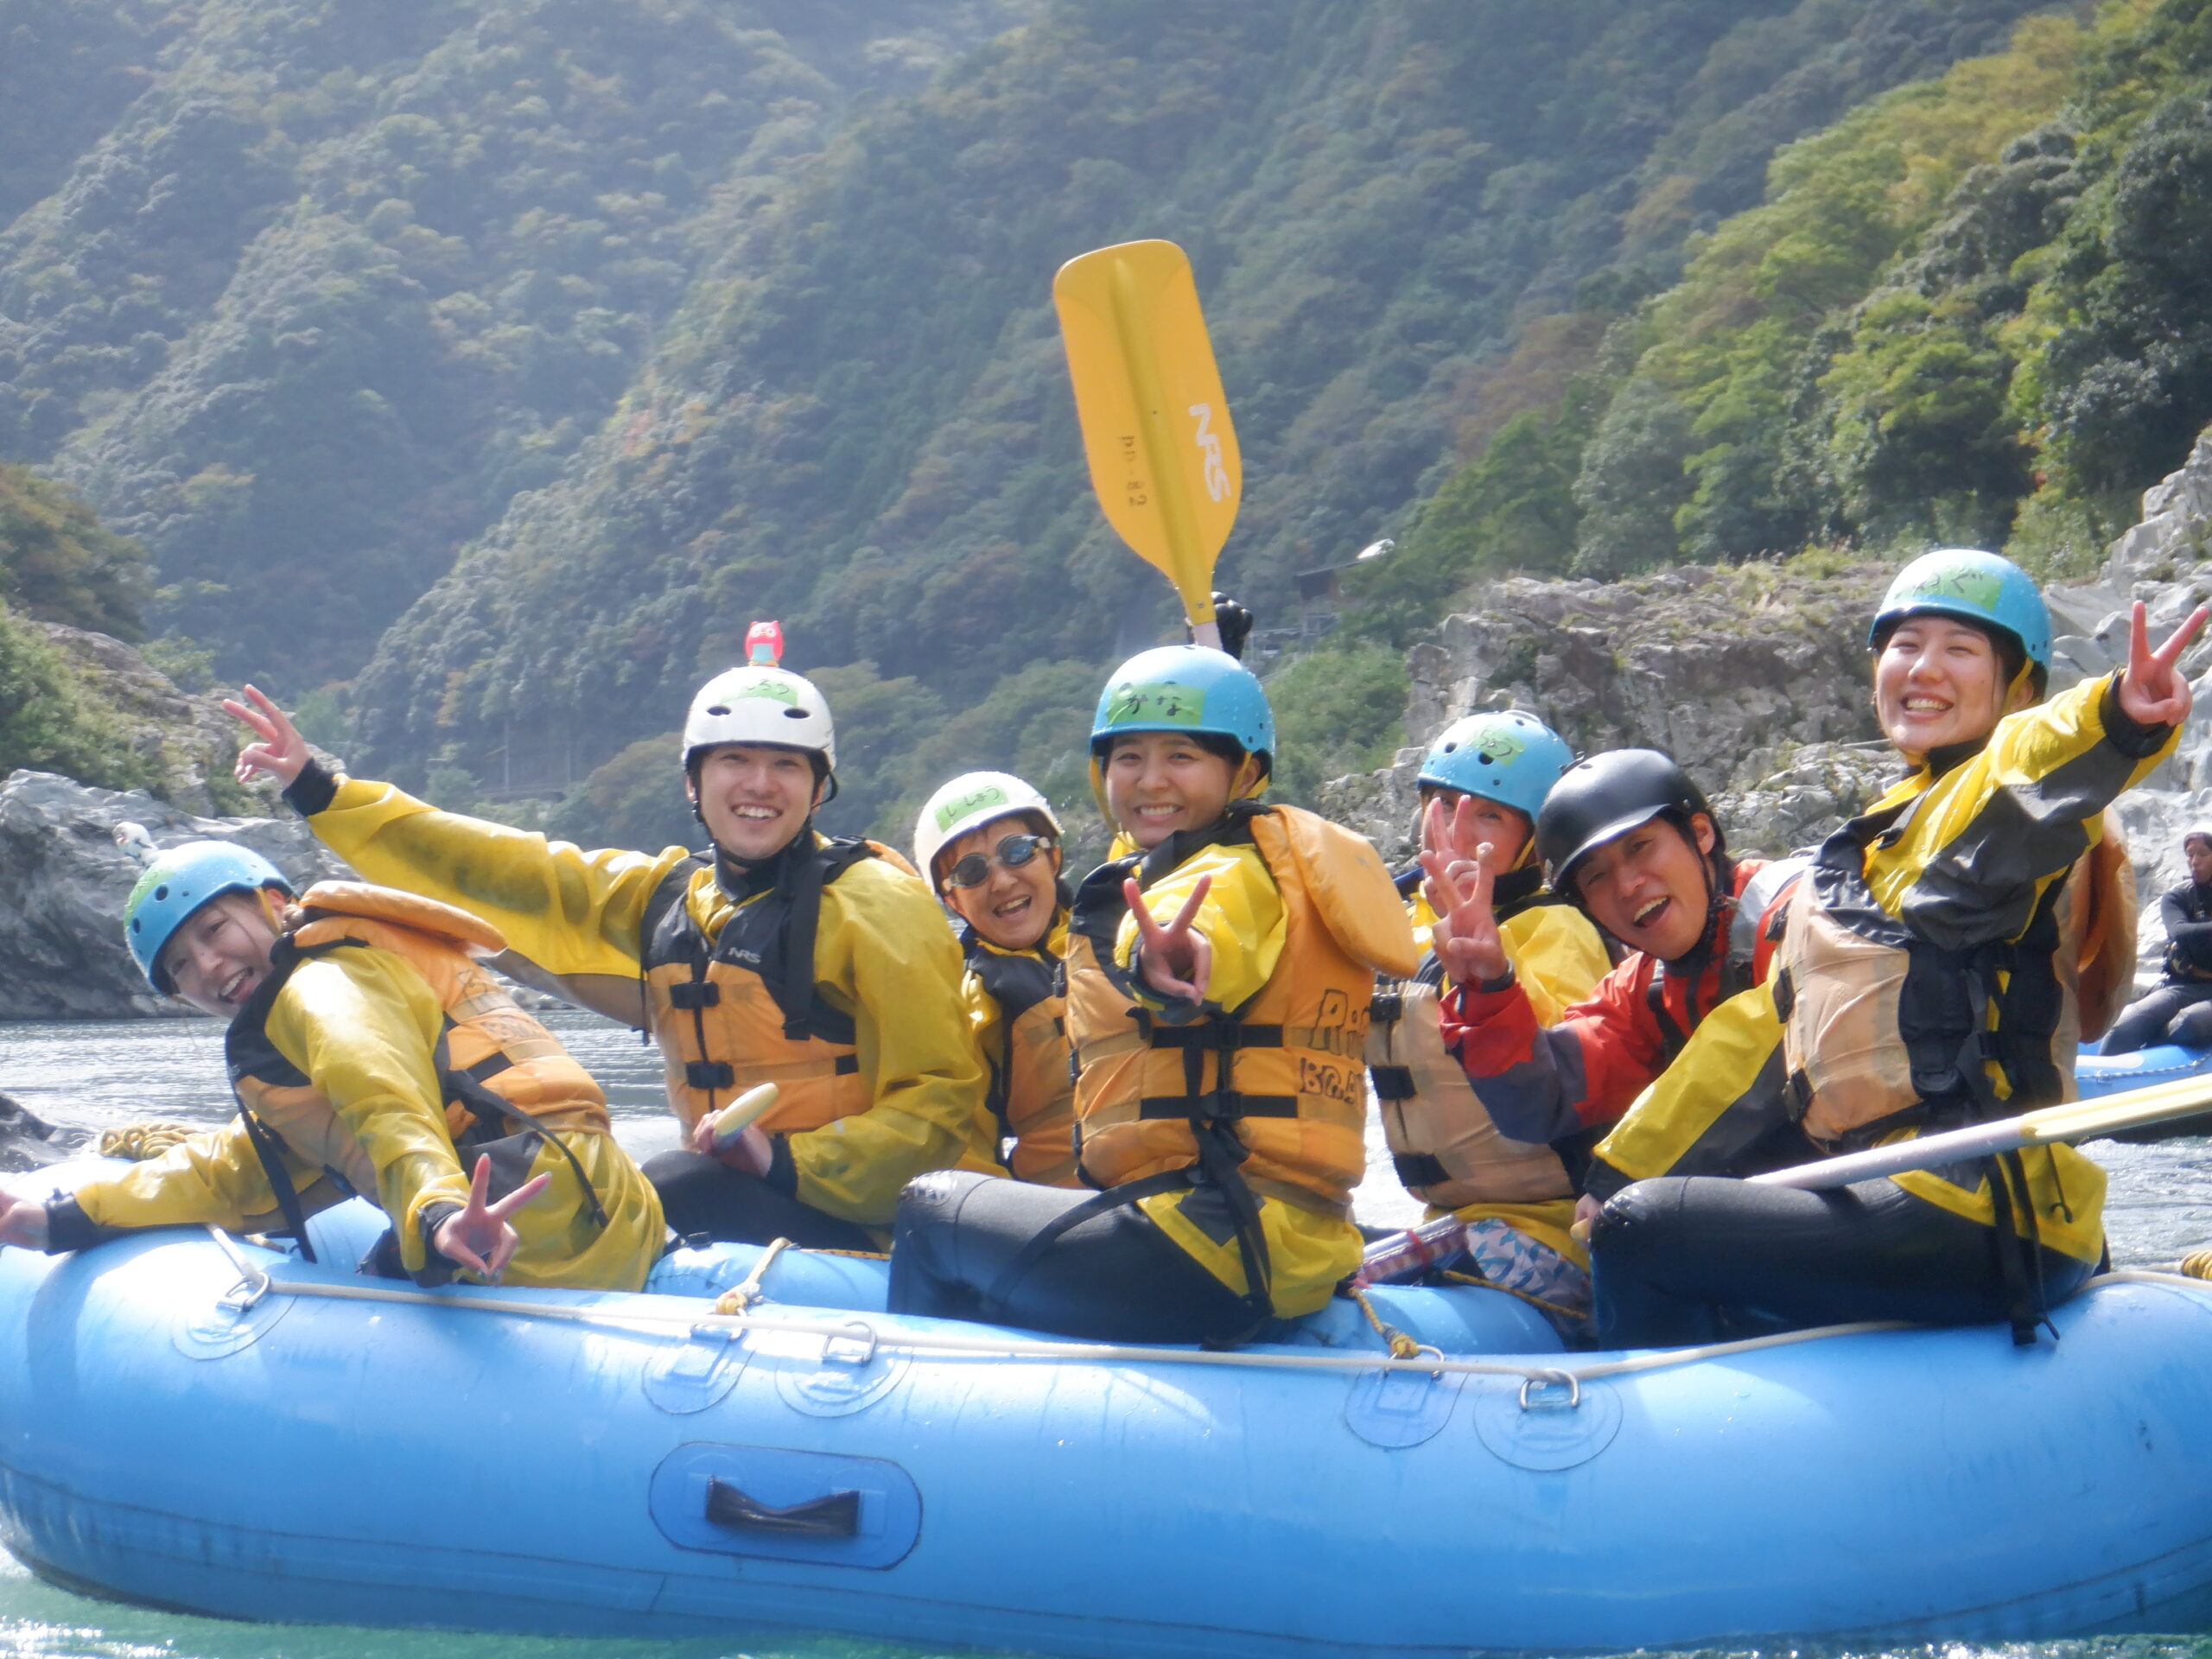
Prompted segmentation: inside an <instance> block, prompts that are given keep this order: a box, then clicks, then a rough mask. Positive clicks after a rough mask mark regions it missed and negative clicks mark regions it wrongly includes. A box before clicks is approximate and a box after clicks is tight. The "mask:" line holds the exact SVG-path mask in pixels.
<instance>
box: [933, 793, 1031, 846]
mask: <svg viewBox="0 0 2212 1659" xmlns="http://www.w3.org/2000/svg"><path fill="white" fill-rule="evenodd" d="M1012 804H1014V801H1013V798H1012V797H1011V796H1009V795H1008V794H1007V792H1006V791H1005V790H1003V789H1001V788H1000V787H999V785H996V784H984V785H981V786H980V787H978V788H976V789H971V790H969V791H968V792H967V793H966V794H965V795H956V796H954V797H953V798H951V799H950V800H949V801H947V802H946V803H945V804H944V805H943V806H940V807H939V808H938V810H937V828H938V834H939V835H943V834H944V832H945V831H946V830H948V829H951V828H952V826H953V825H954V824H956V823H959V822H960V820H961V819H963V818H964V817H967V816H968V815H969V813H970V812H980V811H982V810H983V809H984V808H985V807H987V806H1011V805H1012Z"/></svg>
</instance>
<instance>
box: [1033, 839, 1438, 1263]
mask: <svg viewBox="0 0 2212 1659" xmlns="http://www.w3.org/2000/svg"><path fill="white" fill-rule="evenodd" d="M1203 834H1204V836H1205V839H1203V840H1192V839H1190V838H1186V837H1184V836H1177V837H1174V838H1173V839H1172V840H1171V841H1169V842H1166V843H1164V844H1163V846H1162V847H1160V848H1159V849H1154V853H1153V854H1151V855H1147V856H1146V857H1144V858H1141V859H1134V858H1133V859H1128V860H1121V861H1116V862H1114V863H1111V864H1108V865H1106V866H1103V867H1102V868H1100V869H1098V870H1096V871H1094V872H1093V873H1092V874H1091V875H1090V877H1089V878H1088V879H1086V880H1085V881H1084V887H1083V893H1082V895H1081V896H1080V897H1078V899H1077V910H1076V918H1075V920H1074V922H1073V924H1072V925H1071V927H1070V929H1069V934H1068V963H1067V976H1068V1013H1067V1022H1068V1035H1069V1038H1070V1039H1071V1044H1072V1046H1073V1048H1074V1052H1075V1060H1076V1067H1077V1077H1076V1102H1075V1109H1076V1119H1077V1125H1078V1133H1077V1147H1078V1149H1079V1153H1080V1156H1081V1159H1082V1165H1083V1172H1084V1177H1085V1179H1088V1180H1090V1181H1091V1182H1093V1183H1094V1184H1096V1185H1099V1186H1102V1187H1109V1188H1110V1187H1117V1186H1121V1185H1124V1184H1126V1183H1130V1182H1136V1181H1141V1180H1146V1179H1148V1178H1151V1177H1154V1176H1159V1175H1162V1174H1166V1173H1173V1172H1178V1171H1189V1170H1193V1169H1198V1168H1200V1167H1202V1166H1203V1167H1205V1169H1206V1171H1207V1173H1208V1174H1209V1175H1210V1177H1211V1178H1212V1179H1217V1180H1225V1179H1226V1178H1227V1177H1229V1176H1231V1175H1233V1176H1234V1178H1236V1179H1238V1180H1240V1181H1241V1182H1242V1184H1243V1185H1245V1186H1247V1187H1249V1189H1250V1191H1251V1192H1255V1193H1257V1194H1259V1195H1261V1196H1263V1197H1270V1198H1281V1199H1284V1200H1286V1201H1287V1202H1289V1203H1292V1204H1294V1205H1299V1206H1300V1207H1301V1208H1304V1209H1307V1210H1313V1211H1319V1212H1321V1213H1323V1214H1326V1215H1332V1216H1336V1217H1348V1216H1349V1215H1350V1213H1351V1189H1352V1188H1353V1187H1354V1186H1356V1185H1357V1184H1358V1182H1359V1179H1360V1178H1361V1176H1362V1175H1363V1173H1365V1170H1366V1165H1367V1153H1366V1143H1365V1136H1364V1133H1363V1131H1364V1128H1365V1125H1366V1118H1367V1089H1366V1078H1365V1076H1364V1074H1363V1053H1364V1051H1365V1047H1366V1042H1367V1024H1368V1007H1369V1003H1370V999H1371V998H1372V996H1373V994H1374V987H1375V975H1376V972H1378V971H1381V972H1384V973H1388V974H1391V975H1393V976H1408V975H1410V974H1411V973H1412V972H1413V971H1414V968H1415V966H1416V965H1417V964H1418V961H1419V958H1418V957H1417V955H1416V953H1415V952H1414V943H1413V929H1412V927H1411V925H1409V924H1408V922H1407V920H1406V913H1405V911H1404V908H1403V907H1402V906H1401V905H1400V904H1399V902H1398V897H1397V893H1396V891H1395V889H1394V888H1393V887H1391V885H1390V876H1389V871H1388V870H1386V869H1385V868H1383V861H1382V859H1381V857H1380V856H1379V855H1377V854H1376V851H1375V849H1373V848H1372V847H1370V846H1369V845H1368V843H1367V842H1365V841H1363V840H1362V839H1361V838H1360V837H1359V836H1355V835H1353V834H1352V833H1351V831H1349V830H1347V829H1339V828H1338V826H1336V825H1335V824H1332V823H1329V822H1328V821H1326V820H1325V819H1323V818H1319V817H1315V816H1314V815H1313V814H1312V813H1310V812H1306V811H1302V810H1300V809H1298V808H1296V807H1287V806H1278V807H1262V806H1248V807H1244V808H1243V809H1241V810H1236V811H1234V812H1233V813H1232V815H1231V817H1230V818H1229V819H1227V820H1225V821H1224V823H1223V824H1222V825H1219V826H1217V827H1216V828H1215V829H1212V830H1209V831H1206V832H1203ZM1246 838H1249V841H1250V842H1251V843H1252V844H1253V845H1254V846H1255V848H1256V849H1257V850H1258V852H1259V855H1260V858H1261V860H1262V862H1263V863H1264V864H1265V865H1266V866H1267V868H1268V874H1270V875H1271V876H1273V877H1274V881H1275V885H1276V887H1277V889H1278V891H1279V893H1281V899H1282V906H1283V921H1284V937H1283V947H1282V954H1281V957H1280V959H1279V960H1278V963H1277V965H1276V968H1275V971H1274V974H1273V976H1270V977H1269V979H1268V982H1267V983H1266V984H1265V985H1264V986H1262V988H1260V990H1259V991H1258V992H1257V993H1256V994H1255V995H1254V996H1253V997H1252V998H1251V999H1250V1001H1248V1002H1246V1003H1245V1004H1244V1005H1243V1007H1239V1008H1235V1009H1231V1010H1230V1011H1228V1013H1227V1014H1224V1015H1223V1016H1222V1017H1219V1018H1200V1019H1197V1020H1192V1021H1191V1022H1190V1023H1188V1024H1186V1025H1171V1024H1168V1023H1167V1022H1166V1021H1165V1020H1160V1019H1158V1018H1156V1017H1155V1016H1154V1014H1152V1013H1151V1012H1150V1011H1149V1010H1148V1009H1147V1008H1146V1007H1143V1006H1142V1005H1141V1002H1139V1001H1138V1000H1137V998H1136V997H1135V995H1134V994H1133V993H1132V992H1131V990H1130V989H1129V988H1128V981H1127V979H1126V977H1125V976H1123V975H1122V971H1121V970H1120V969H1119V968H1118V967H1116V965H1115V962H1114V947H1115V941H1116V936H1117V934H1118V933H1119V931H1120V927H1121V923H1122V916H1123V913H1124V906H1123V904H1122V893H1121V882H1122V879H1123V877H1124V876H1125V875H1128V874H1135V877H1136V879H1137V880H1138V881H1139V883H1140V884H1141V885H1144V886H1149V885H1150V884H1151V883H1152V882H1154V881H1155V880H1160V878H1162V877H1164V876H1166V874H1168V873H1169V872H1170V871H1172V870H1173V869H1174V868H1176V867H1177V866H1178V865H1179V864H1181V863H1182V862H1183V861H1185V860H1186V859H1188V858H1189V857H1191V856H1192V855H1193V854H1195V853H1196V852H1198V851H1199V850H1201V849H1202V848H1203V847H1204V846H1205V845H1208V844H1213V843H1216V842H1230V841H1234V840H1240V839H1246ZM1202 1136H1203V1137H1204V1138H1203V1139H1202V1138H1201V1137H1202ZM1248 1276H1249V1277H1251V1278H1252V1279H1253V1280H1254V1281H1255V1282H1256V1281H1257V1278H1258V1275H1256V1274H1250V1272H1249V1268H1248Z"/></svg>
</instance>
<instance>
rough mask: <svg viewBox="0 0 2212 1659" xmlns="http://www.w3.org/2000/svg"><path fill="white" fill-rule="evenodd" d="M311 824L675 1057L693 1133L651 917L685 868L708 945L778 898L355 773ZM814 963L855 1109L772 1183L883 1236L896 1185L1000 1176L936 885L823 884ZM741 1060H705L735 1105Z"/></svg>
mask: <svg viewBox="0 0 2212 1659" xmlns="http://www.w3.org/2000/svg"><path fill="white" fill-rule="evenodd" d="M308 827H309V828H311V829H313V830H314V831H315V834H316V836H318V837H320V838H321V841H322V842H323V843H324V844H325V845H326V846H327V847H329V848H330V849H331V850H332V851H333V852H334V853H336V854H337V855H339V856H340V858H343V859H344V860H346V862H348V863H349V864H351V865H352V866H353V868H355V869H357V870H359V871H360V872H361V873H362V874H364V875H365V876H367V877H368V878H369V879H370V880H375V881H382V882H385V883H388V884H390V885H391V886H393V887H404V888H405V889H407V890H409V891H410V892H415V893H426V894H429V896H431V897H433V898H435V899H442V900H444V901H445V902H446V903H448V904H452V905H455V906H459V907H460V908H461V909H463V910H466V911H467V912H470V913H471V914H473V915H476V916H480V917H482V918H484V919H485V920H486V921H488V922H490V923H491V924H493V925H494V926H495V927H497V928H499V931H501V932H502V933H504V934H505V936H506V941H507V953H506V955H505V957H502V958H501V959H500V961H499V964H498V965H499V967H500V968H501V969H503V970H505V971H506V972H508V973H511V974H512V975H513V976H515V977H517V978H518V979H521V980H524V982H529V983H532V984H537V985H540V986H542V987H543V988H546V989H549V990H551V991H553V992H555V993H556V995H562V996H563V997H566V998H567V999H568V1000H569V1001H574V1002H576V1003H578V1004H580V1005H581V1006H582V1007H588V1008H592V1009H594V1010H596V1011H597V1012H599V1013H601V1014H607V1015H608V1016H610V1017H611V1018H613V1019H616V1020H621V1021H623V1022H624V1023H625V1024H627V1025H631V1026H637V1027H644V1028H647V1029H650V1030H652V1032H653V1033H654V1035H655V1036H656V1038H658V1039H659V1041H660V1043H661V1046H662V1049H663V1052H664V1054H666V1055H667V1056H668V1057H669V1060H670V1071H671V1083H670V1104H671V1109H673V1110H675V1112H676V1113H677V1116H678V1117H679V1118H681V1119H682V1120H683V1122H684V1123H685V1125H686V1127H687V1128H688V1127H689V1126H690V1123H691V1122H692V1121H694V1119H696V1116H697V1115H698V1112H699V1110H700V1109H701V1103H702V1101H703V1100H705V1099H708V1098H709V1097H710V1096H709V1093H708V1092H707V1091H694V1090H692V1089H691V1088H690V1086H689V1085H688V1083H687V1081H686V1080H685V1077H684V1073H685V1071H686V1068H687V1067H688V1065H689V1064H690V1061H689V1059H688V1058H686V1050H685V1047H684V1046H685V1045H686V1044H687V1043H690V1042H693V1041H694V1040H695V1039H696V1032H695V1031H694V1030H693V1026H694V1020H693V1012H694V1011H691V1010H686V1009H683V1008H677V1007H674V1006H672V1004H671V1000H670V994H669V992H668V990H667V988H666V987H665V986H664V984H663V983H661V982H660V981H661V980H662V979H663V978H664V976H661V975H656V976H654V980H653V982H652V983H651V984H648V983H647V982H646V980H645V975H644V973H643V971H642V963H643V958H644V955H645V947H646V944H647V942H646V941H645V939H644V938H643V930H644V925H645V918H646V916H647V913H648V910H649V909H650V908H652V901H653V899H654V898H655V895H656V894H657V893H659V891H660V889H661V887H662V886H663V883H664V881H667V880H670V879H671V877H673V876H677V871H678V869H679V867H681V866H683V865H684V864H685V863H686V862H687V861H692V862H694V863H695V864H696V868H694V869H693V870H692V871H691V872H690V874H689V875H688V876H683V877H679V878H678V879H680V880H682V881H683V912H684V913H685V914H687V915H688V916H689V918H690V921H691V922H692V923H693V924H695V925H696V927H697V929H698V931H699V932H700V934H701V935H702V937H703V938H705V939H706V940H707V941H708V942H709V944H712V943H714V942H715V941H716V940H718V939H719V938H720V935H721V930H722V928H723V927H724V926H725V925H728V921H729V919H730V918H731V917H732V916H733V915H734V914H735V913H736V912H737V911H738V910H740V909H741V908H743V907H744V906H747V905H758V904H760V902H761V901H762V899H763V898H765V897H766V896H767V895H756V896H754V897H752V898H749V899H746V900H744V901H743V904H742V905H741V904H739V903H736V902H734V901H732V900H731V899H730V898H729V897H728V894H727V893H724V892H723V891H722V890H721V886H720V884H719V883H718V881H717V880H716V877H715V870H714V868H712V866H711V865H710V864H709V863H707V862H705V861H694V860H693V855H691V854H690V852H688V851H686V850H685V849H683V848H681V847H671V848H667V849H664V850H663V851H661V852H660V853H658V854H647V853H639V852H623V851H619V850H612V849H610V850H606V851H599V852H587V851H584V850H583V849H580V848H577V847H575V846H572V845H570V844H569V843H568V842H548V841H547V840H546V839H545V837H544V836H540V835H536V834H533V833H531V832H529V831H526V830H521V829H511V828H509V827H508V826H506V825H505V824H498V823H486V822H484V821H483V820H481V819H478V818H469V817H461V816H460V815H459V814H456V813H451V812H441V811H439V810H436V809H435V808H434V807H431V806H429V805H427V804H424V803H423V802H421V801H418V800H416V799H414V798H412V797H410V796H409V795H407V794H405V793H404V792H403V791H400V790H398V789H396V788H394V787H393V786H391V785H389V784H377V783H369V782H366V781H365V780H362V779H344V778H341V779H338V780H337V787H336V792H335V794H334V796H333V797H332V798H331V800H330V801H329V803H328V804H327V806H325V807H324V808H323V810H321V811H317V812H314V813H312V814H310V815H309V817H308ZM817 842H818V843H819V844H820V845H821V846H823V847H824V848H828V847H830V846H832V845H835V843H831V842H829V841H828V840H827V838H825V837H820V836H817ZM663 908H664V909H666V908H672V906H663ZM813 964H814V984H813V987H812V991H813V995H814V996H815V997H816V998H817V999H818V1001H819V1002H820V1003H821V1004H823V1005H825V1006H826V1007H827V1008H828V1009H829V1010H830V1011H832V1012H834V1014H836V1015H838V1016H842V1020H844V1021H846V1022H849V1027H850V1038H849V1072H848V1075H849V1076H850V1077H852V1078H853V1079H854V1088H853V1094H852V1100H851V1104H852V1105H854V1106H855V1107H857V1109H855V1110H853V1111H851V1112H850V1113H849V1115H842V1116H835V1117H833V1118H830V1119H829V1121H823V1122H818V1124H817V1126H815V1127H806V1128H798V1127H794V1128H791V1129H790V1130H789V1131H788V1132H785V1133H775V1134H774V1135H773V1139H774V1141H775V1143H776V1146H777V1148H778V1151H777V1162H776V1166H774V1167H772V1169H771V1171H770V1177H769V1179H771V1181H772V1182H777V1183H779V1184H780V1183H783V1182H788V1183H789V1184H790V1191H791V1193H792V1196H794V1197H796V1198H798V1200H799V1201H800V1202H801V1203H803V1204H807V1205H811V1206H813V1207H814V1208H815V1209H817V1210H820V1211H823V1212H825V1213H827V1214H829V1215H833V1216H836V1217H840V1218H842V1219H844V1220H847V1221H851V1222H855V1223H857V1224H861V1225H863V1226H873V1227H886V1226H888V1224H890V1221H891V1217H892V1213H893V1211H894V1210H895V1209H896V1208H897V1205H898V1199H899V1189H900V1188H901V1187H903V1186H905V1185H906V1183H907V1182H908V1181H910V1180H912V1179H913V1178H914V1177H915V1176H917V1175H924V1174H927V1173H930V1172H931V1171H932V1170H939V1169H951V1168H962V1169H982V1170H992V1171H996V1170H998V1169H1000V1168H1001V1166H1000V1164H999V1162H998V1160H997V1156H996V1154H997V1144H996V1141H997V1137H996V1125H995V1122H993V1120H992V1118H991V1116H990V1113H989V1111H988V1109H986V1107H985V1105H984V1103H983V1077H982V1066H981V1065H980V1064H979V1062H978V1061H977V1059H976V1054H975V1050H974V1047H973V1045H972V1044H971V1043H970V1041H969V1036H968V1031H967V1018H966V1012H965V1009H964V1008H963V1006H962V1003H961V1000H960V976H961V963H960V952H959V948H958V946H957V944H955V943H954V942H953V938H952V933H951V931H950V929H949V928H947V927H946V926H945V923H944V912H943V911H942V910H941V909H940V908H939V907H938V903H937V901H936V900H935V899H932V898H931V896H930V893H929V889H928V888H927V887H925V886H924V885H923V883H922V882H921V881H920V880H919V879H918V878H917V877H916V876H914V875H913V874H912V872H910V871H908V870H907V869H906V868H905V867H904V865H903V863H902V862H899V861H895V855H877V856H871V857H862V858H859V859H857V860H856V861H854V862H853V863H852V864H851V865H850V866H849V868H845V869H843V870H842V872H841V873H840V874H838V875H837V876H836V879H835V880H831V881H829V882H828V883H827V884H825V885H824V886H823V887H822V888H821V890H820V906H819V911H818V914H817V921H816V925H815V930H814V946H813ZM840 1046H841V1047H845V1045H840ZM745 1058H746V1057H744V1056H742V1055H732V1056H721V1055H717V1056H715V1057H714V1058H713V1059H712V1060H710V1061H709V1062H708V1063H709V1064H715V1065H719V1064H731V1065H732V1066H733V1072H734V1076H733V1078H732V1080H731V1083H730V1084H729V1085H728V1086H727V1087H725V1088H721V1089H718V1090H713V1091H712V1097H716V1098H719V1100H720V1101H721V1103H727V1100H728V1097H729V1096H731V1095H732V1094H733V1093H735V1092H741V1091H742V1089H743V1088H744V1087H745V1086H746V1085H745V1084H744V1082H743V1076H744V1062H745ZM832 1064H833V1066H834V1064H835V1062H834V1060H833V1062H832ZM780 1104H781V1103H780V1102H779V1106H780ZM771 1128H773V1125H772V1124H771Z"/></svg>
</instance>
